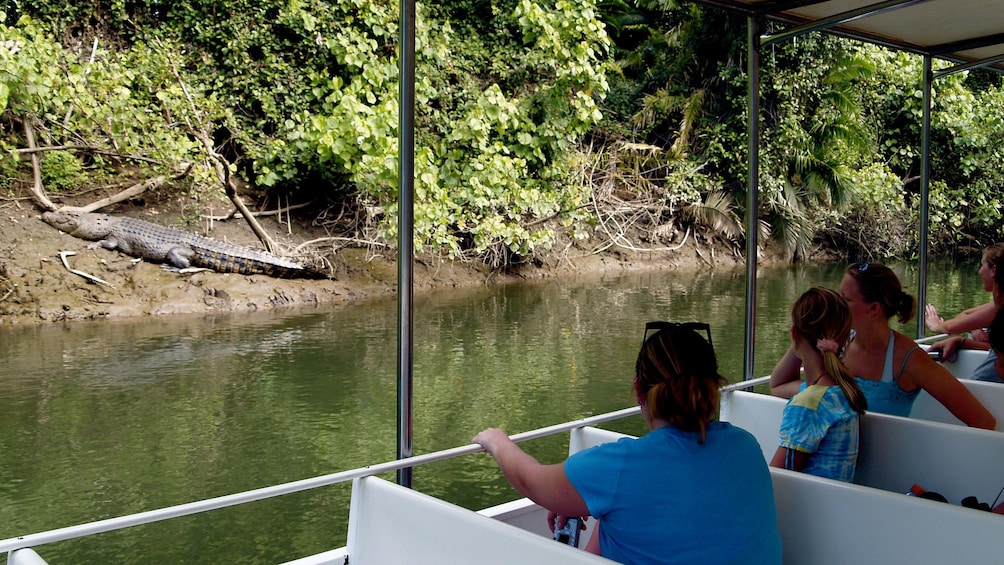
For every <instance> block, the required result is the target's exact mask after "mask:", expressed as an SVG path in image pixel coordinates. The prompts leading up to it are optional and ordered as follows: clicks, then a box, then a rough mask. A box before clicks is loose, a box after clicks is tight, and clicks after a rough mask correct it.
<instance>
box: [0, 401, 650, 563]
mask: <svg viewBox="0 0 1004 565" xmlns="http://www.w3.org/2000/svg"><path fill="white" fill-rule="evenodd" d="M639 412H640V409H639V408H638V407H637V406H634V407H631V408H625V409H622V410H618V411H615V412H608V413H606V414H600V415H597V416H591V417H588V418H583V419H580V420H573V421H570V422H565V423H563V424H558V425H555V426H549V427H546V428H539V429H536V430H531V431H529V432H524V433H521V434H516V435H514V436H512V440H513V441H515V442H521V441H527V440H531V439H537V438H541V437H545V436H549V435H553V434H556V433H561V432H565V431H569V430H572V429H575V428H581V427H583V426H591V425H594V424H598V423H602V422H607V421H611V420H617V419H620V418H624V417H627V416H633V415H635V414H638V413H639ZM479 451H481V446H480V445H476V444H471V445H465V446H461V447H454V448H452V449H446V450H443V451H436V452H434V453H428V454H425V455H416V456H414V457H409V458H406V459H399V460H395V461H388V462H386V463H381V464H378V465H370V466H366V467H359V468H357V469H351V470H349V471H342V472H338V473H331V474H329V475H321V476H318V477H312V478H309V479H303V480H299V481H293V482H290V483H283V484H281V485H274V486H270V487H264V488H260V489H255V490H249V491H245V492H240V493H236V494H230V495H225V496H220V497H216V498H209V499H206V500H199V501H196V502H189V503H186V504H179V505H176V506H169V507H166V508H160V509H158V510H149V511H147V512H140V513H138V514H130V515H127V516H119V517H117V518H108V519H106V520H99V521H97V522H89V523H86V524H79V525H76V526H69V527H66V528H59V529H55V530H48V531H45V532H39V533H36V534H30V535H25V536H18V537H16V538H9V539H5V540H2V541H0V553H6V552H8V551H13V550H15V549H23V548H26V547H35V546H38V545H44V544H47V543H54V542H57V541H65V540H69V539H74V538H79V537H83V536H88V535H92V534H99V533H103V532H110V531H113V530H120V529H123V528H129V527H132V526H139V525H142V524H149V523H151V522H158V521H161V520H167V519H170V518H178V517H181V516H188V515H190V514H197V513H200V512H207V511H209V510H217V509H220V508H226V507H228V506H236V505H238V504H244V503H246V502H255V501H258V500H264V499H266V498H272V497H276V496H282V495H285V494H291V493H294V492H300V491H304V490H309V489H312V488H317V487H322V486H328V485H333V484H336V483H341V482H345V481H351V480H352V479H356V478H359V477H366V476H369V475H378V474H380V473H386V472H390V471H396V470H398V469H404V468H407V467H417V466H419V465H425V464H428V463H434V462H436V461H443V460H446V459H452V458H454V457H459V456H461V455H468V454H471V453H477V452H479Z"/></svg>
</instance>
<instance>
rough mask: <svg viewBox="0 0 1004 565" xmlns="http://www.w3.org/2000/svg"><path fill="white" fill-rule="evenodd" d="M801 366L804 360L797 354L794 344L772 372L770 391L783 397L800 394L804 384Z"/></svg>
mask: <svg viewBox="0 0 1004 565" xmlns="http://www.w3.org/2000/svg"><path fill="white" fill-rule="evenodd" d="M801 368H802V360H801V359H799V358H798V357H796V356H795V346H794V345H792V346H790V347H788V350H787V351H785V352H784V355H783V356H782V357H781V359H780V360H779V361H778V362H777V365H774V370H773V371H771V372H770V393H771V394H773V395H774V396H780V397H781V398H791V397H792V396H795V395H796V394H798V389H799V388H801V386H802V376H801V373H800V370H801Z"/></svg>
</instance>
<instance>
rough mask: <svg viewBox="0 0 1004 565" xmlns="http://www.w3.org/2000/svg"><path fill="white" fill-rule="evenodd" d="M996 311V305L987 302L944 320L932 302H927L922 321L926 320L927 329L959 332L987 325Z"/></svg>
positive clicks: (938, 331)
mask: <svg viewBox="0 0 1004 565" xmlns="http://www.w3.org/2000/svg"><path fill="white" fill-rule="evenodd" d="M996 313H997V306H995V305H994V303H993V302H989V303H987V304H981V305H979V306H974V307H972V308H968V309H966V310H963V311H962V312H961V313H959V315H957V316H955V317H954V318H951V319H949V320H946V319H944V318H942V317H941V316H939V315H938V309H937V308H935V307H934V305H933V304H928V305H927V308H926V310H925V318H924V321H926V322H927V327H928V329H930V330H931V331H933V332H937V333H946V334H959V333H963V332H971V331H973V330H978V329H982V328H985V327H987V326H989V325H990V321H991V320H993V319H994V314H996Z"/></svg>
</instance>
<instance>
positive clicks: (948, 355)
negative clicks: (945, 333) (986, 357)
mask: <svg viewBox="0 0 1004 565" xmlns="http://www.w3.org/2000/svg"><path fill="white" fill-rule="evenodd" d="M962 349H976V350H979V351H989V350H990V343H989V342H984V341H978V340H975V339H970V338H968V337H965V336H961V335H953V336H952V337H948V338H945V339H943V340H941V341H936V342H934V343H932V344H931V347H930V349H929V351H940V352H941V356H940V357H939V358H938V361H939V362H941V363H944V362H945V361H955V359H956V356H957V354H958V352H959V351H960V350H962Z"/></svg>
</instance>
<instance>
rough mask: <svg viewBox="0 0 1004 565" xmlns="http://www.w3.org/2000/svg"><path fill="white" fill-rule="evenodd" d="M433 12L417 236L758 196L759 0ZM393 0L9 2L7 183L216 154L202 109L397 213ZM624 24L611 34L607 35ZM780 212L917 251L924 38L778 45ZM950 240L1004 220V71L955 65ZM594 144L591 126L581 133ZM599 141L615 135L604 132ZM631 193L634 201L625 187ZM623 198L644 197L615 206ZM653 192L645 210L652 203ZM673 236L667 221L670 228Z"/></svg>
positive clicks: (939, 129)
mask: <svg viewBox="0 0 1004 565" xmlns="http://www.w3.org/2000/svg"><path fill="white" fill-rule="evenodd" d="M418 8H419V9H418V18H417V25H416V36H417V53H416V58H417V67H418V72H417V85H416V98H417V107H416V122H417V127H416V133H415V135H416V141H417V142H416V243H417V244H418V245H419V246H420V247H424V248H426V249H430V250H436V251H438V250H443V251H445V252H446V253H448V254H449V255H450V256H452V257H460V256H474V255H476V256H479V257H480V258H482V259H484V260H487V261H489V262H491V263H492V264H495V265H499V266H502V265H506V264H509V263H512V262H515V261H519V260H522V259H523V258H526V257H529V256H532V255H533V254H534V253H537V252H540V251H541V250H545V249H547V248H548V247H549V245H550V243H551V242H552V241H553V239H554V235H555V233H556V230H571V233H572V234H573V235H579V236H584V235H585V234H586V233H588V229H586V228H588V225H589V223H591V222H592V221H596V222H597V224H598V225H604V224H605V223H606V220H610V219H611V218H613V219H615V220H617V222H618V225H620V226H622V228H623V227H624V223H623V222H622V221H621V220H623V219H624V218H614V217H613V216H611V214H616V213H617V212H616V211H611V210H610V207H609V206H607V203H609V202H611V201H613V200H616V202H618V203H623V202H624V201H625V200H624V199H625V198H627V199H628V200H633V201H634V202H636V204H637V203H641V204H639V206H638V207H635V208H633V209H631V211H630V212H629V213H628V216H630V222H638V223H642V224H645V225H638V226H634V227H637V228H639V229H642V230H644V231H646V232H647V233H650V234H653V235H651V237H655V238H659V237H662V236H661V235H660V234H672V233H677V232H679V230H681V229H683V228H685V227H686V228H690V227H693V226H704V229H705V230H711V231H712V232H713V233H718V234H719V235H720V236H721V237H723V238H725V239H727V240H731V241H732V242H733V244H737V243H738V240H739V238H741V237H742V234H741V233H740V231H739V230H740V229H741V228H739V227H738V222H737V221H736V220H737V218H738V216H741V215H742V213H743V206H744V205H745V202H746V194H745V192H746V190H747V180H746V168H747V156H746V145H745V137H746V97H747V91H746V78H745V65H746V47H745V43H746V28H745V19H744V18H739V17H735V16H732V15H729V14H727V13H726V12H723V11H720V10H714V9H707V8H702V7H699V6H697V5H695V4H692V3H685V2H676V1H674V0H635V1H633V2H623V1H620V0H609V1H606V2H601V3H598V4H594V3H593V2H591V1H574V2H573V1H571V0H549V1H546V2H533V1H530V0H504V1H501V2H492V3H488V2H483V1H480V0H452V1H448V2H443V3H437V4H436V5H426V4H420V5H419V7H418ZM397 10H398V5H397V3H396V2H389V1H387V0H346V1H343V2H322V1H320V0H293V1H286V2H279V1H275V0H265V1H251V0H213V1H208V0H179V1H177V2H170V3H166V2H159V1H153V2H122V1H121V0H101V1H98V2H94V3H89V4H88V3H85V4H81V3H63V2H54V1H51V0H27V1H25V0H21V1H19V2H17V3H8V4H7V11H6V13H3V14H2V15H3V17H0V21H5V22H6V25H5V26H3V27H0V71H2V72H0V111H2V115H0V119H2V122H3V123H4V126H5V127H4V132H5V133H4V135H3V136H2V139H0V143H2V144H3V145H2V147H0V149H2V150H3V155H2V156H0V158H2V160H0V173H2V176H0V187H5V186H6V187H11V186H13V183H14V182H16V181H18V179H19V178H24V176H25V174H26V173H27V172H28V171H29V170H30V168H29V167H28V166H27V165H26V163H27V161H25V157H26V154H25V153H23V152H22V153H20V154H18V153H17V149H24V148H25V147H26V146H27V139H26V137H25V135H26V132H27V131H28V129H27V128H26V127H25V126H26V125H28V126H30V128H31V129H32V131H33V132H34V134H35V135H36V137H37V139H36V140H35V142H36V145H38V146H40V147H43V148H49V149H52V148H55V147H59V146H65V147H63V148H62V149H61V150H58V151H57V150H46V151H43V152H39V153H38V154H40V155H41V157H42V166H41V169H42V180H43V184H44V185H45V187H46V188H47V189H48V190H53V191H55V190H65V189H68V188H70V187H72V186H75V185H78V184H81V183H88V182H90V183H93V182H95V181H96V180H100V179H101V178H103V177H107V176H110V175H113V174H116V173H119V172H121V171H123V170H126V169H128V170H130V171H131V172H133V173H134V174H137V171H138V175H139V176H143V175H148V176H149V175H152V174H154V173H157V174H161V173H163V172H165V171H174V170H177V168H178V167H179V166H181V165H182V164H187V163H194V164H195V168H194V171H195V174H193V175H190V176H189V177H187V181H186V182H185V183H183V184H181V185H180V187H181V188H182V189H184V190H186V191H188V193H189V194H190V195H191V196H192V197H195V198H206V197H207V195H210V194H218V193H219V189H218V186H219V181H218V179H216V178H215V176H214V174H213V169H212V166H211V162H210V161H209V159H208V155H207V154H206V151H205V148H204V147H202V145H201V144H200V143H199V141H198V140H197V138H196V137H195V136H194V133H195V132H198V131H207V132H209V133H210V134H211V135H212V138H213V142H214V143H215V144H216V147H215V150H216V151H218V152H219V153H220V154H222V155H223V156H224V157H225V158H226V159H227V161H228V162H229V163H230V164H231V165H232V167H231V169H232V171H233V172H235V173H237V174H239V175H240V176H241V177H243V178H244V179H246V180H247V181H249V182H250V183H251V184H252V185H253V186H257V187H259V188H262V189H267V190H269V191H272V192H276V193H281V194H284V195H288V196H289V195H291V196H292V197H293V199H299V200H316V199H318V198H323V199H326V200H328V201H330V202H337V203H339V204H341V205H342V206H344V207H347V208H348V209H350V211H351V214H350V215H351V216H352V217H353V218H354V219H355V221H354V222H352V223H351V224H350V225H349V226H347V229H351V230H356V231H362V232H365V235H366V236H367V237H368V238H372V237H386V238H391V237H393V236H394V235H395V231H396V221H397V213H396V206H397V204H396V199H397V191H398V181H397V177H398V170H397V168H398V164H397V145H398V116H397V101H398V95H399V93H398V81H397V79H398V66H397V65H398V58H397V43H398V40H399V38H398V35H399V30H398V25H399V21H398V13H397ZM608 34H609V35H608ZM762 59H763V60H762V67H763V85H762V89H761V96H762V103H761V104H762V108H763V134H762V139H761V150H760V152H761V172H760V179H759V186H760V191H761V192H760V202H761V210H760V213H761V218H762V219H763V226H764V230H765V233H769V234H770V236H771V237H773V238H774V239H775V240H776V241H778V242H780V243H782V244H783V245H784V247H785V248H786V249H787V250H788V251H789V252H790V253H791V256H792V257H793V258H798V257H801V256H804V255H805V254H806V253H807V252H808V250H809V249H810V247H811V245H812V244H813V243H814V242H819V241H824V242H828V243H829V244H830V245H832V246H834V247H836V248H839V249H842V250H844V251H845V252H846V253H847V254H848V256H853V257H889V256H903V255H910V254H912V253H915V250H916V248H917V242H916V240H915V238H916V232H917V230H916V229H915V226H916V222H917V211H916V210H917V205H916V204H917V202H916V200H917V194H918V189H919V177H920V171H919V167H920V159H919V154H920V109H921V94H920V91H921V88H922V86H921V66H922V65H921V60H920V59H919V58H918V57H915V56H911V55H906V54H903V53H893V52H890V51H888V50H885V49H881V48H878V47H874V46H864V45H858V44H854V43H851V42H848V41H845V40H841V39H837V38H834V37H830V36H824V35H810V36H804V37H800V38H799V39H798V40H797V41H795V42H788V43H784V44H779V45H775V46H772V47H771V48H770V49H769V50H767V51H766V52H765V53H764V54H763V58H762ZM935 88H936V92H935V96H934V104H935V108H934V114H933V124H932V125H933V130H932V142H933V148H934V151H933V157H934V159H933V161H932V180H933V182H932V187H933V192H932V195H931V202H932V215H931V220H932V229H933V233H934V234H935V237H936V240H935V241H934V242H933V243H934V244H935V247H936V249H939V250H942V251H952V250H955V249H959V248H962V247H973V248H979V247H981V246H984V245H987V244H989V243H991V242H993V241H996V240H998V239H1001V233H1000V232H1001V224H1002V221H1001V209H1000V206H999V205H998V204H997V201H996V199H995V198H993V195H994V194H999V193H1000V192H1001V190H1002V189H1004V176H1002V173H1001V172H1000V171H999V168H998V167H996V166H995V165H996V164H997V163H999V162H1000V157H1001V155H1000V151H1001V150H1000V149H998V147H997V146H998V144H996V143H995V140H998V139H1001V137H1002V134H1004V131H1002V130H1004V93H1002V91H1001V84H1000V80H999V78H998V77H997V76H996V75H988V74H985V73H984V74H977V73H969V74H968V76H967V75H966V74H959V75H952V76H950V77H948V78H944V79H941V80H939V81H938V82H936V84H935ZM586 142H588V143H586ZM597 148H600V149H599V150H598V149H597ZM618 206H619V204H618ZM619 209H623V207H620V208H619ZM642 209H643V210H644V211H645V213H644V214H643V216H644V219H643V220H639V219H638V218H640V217H641V216H642V215H639V214H638V213H637V210H642ZM667 237H669V236H667Z"/></svg>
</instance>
